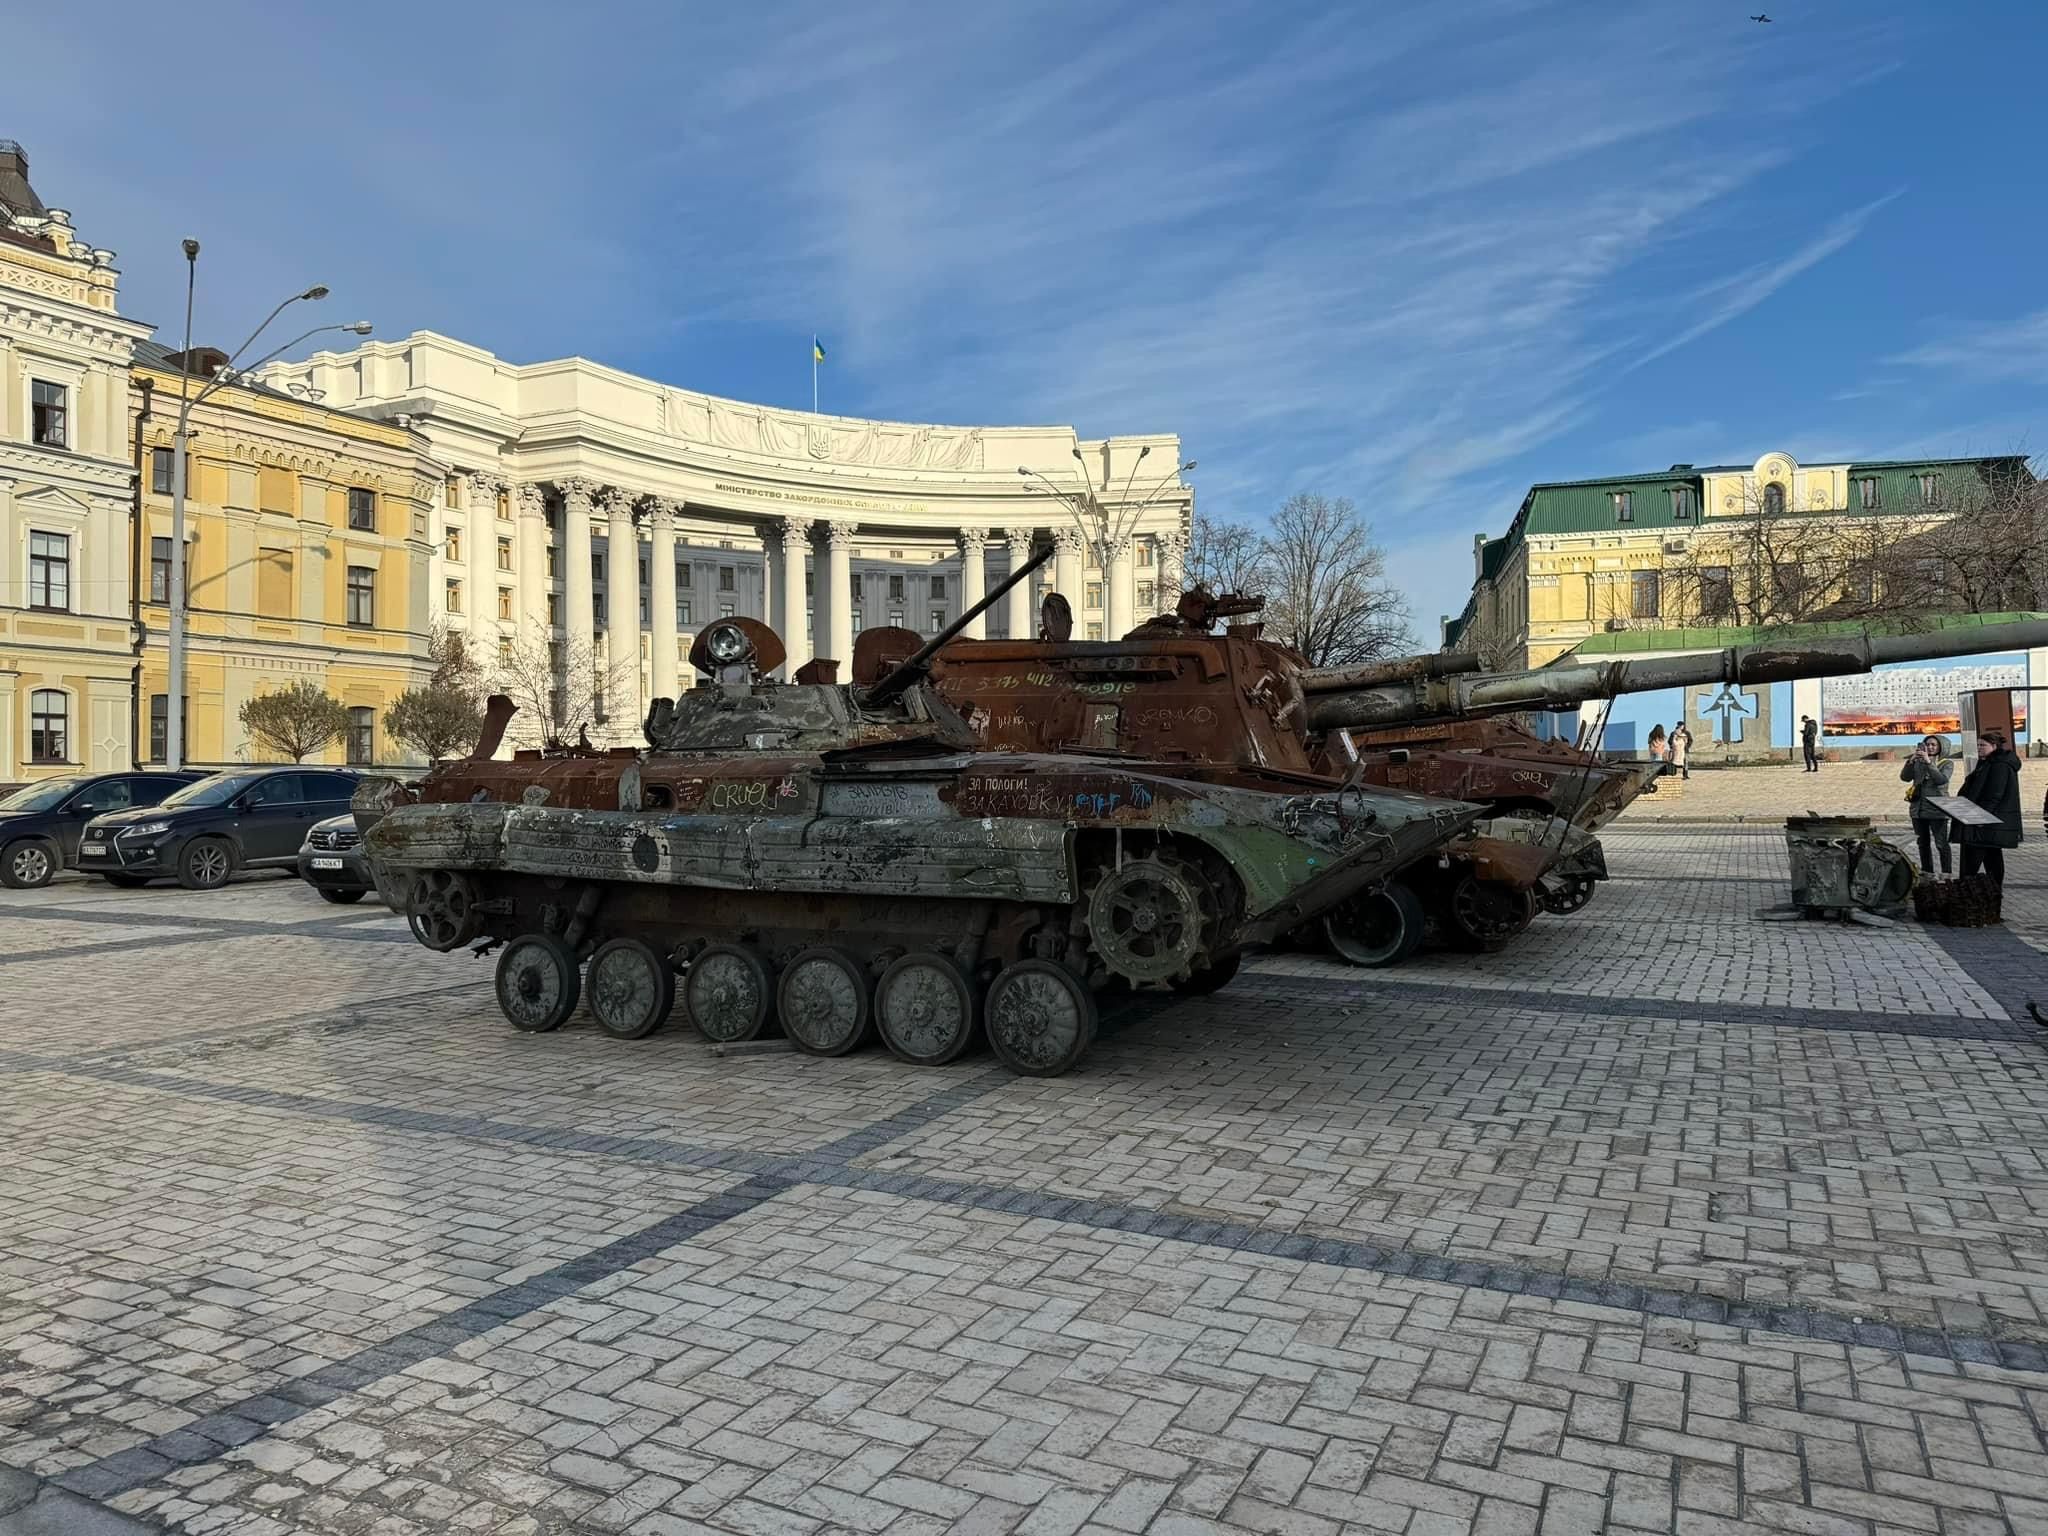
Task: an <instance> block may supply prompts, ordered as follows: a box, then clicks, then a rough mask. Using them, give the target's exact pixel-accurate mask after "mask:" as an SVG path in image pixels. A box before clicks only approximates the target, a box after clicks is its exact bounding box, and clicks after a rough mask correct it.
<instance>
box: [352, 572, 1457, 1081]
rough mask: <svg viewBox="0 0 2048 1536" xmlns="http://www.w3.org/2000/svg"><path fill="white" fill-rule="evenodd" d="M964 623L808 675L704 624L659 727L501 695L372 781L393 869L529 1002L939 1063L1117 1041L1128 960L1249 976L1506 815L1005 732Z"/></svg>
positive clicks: (453, 938)
mask: <svg viewBox="0 0 2048 1536" xmlns="http://www.w3.org/2000/svg"><path fill="white" fill-rule="evenodd" d="M1047 553H1048V554H1049V551H1048V552H1047ZM1044 558H1045V556H1043V555H1042V556H1041V557H1040V558H1039V560H1037V561H1033V562H1030V563H1028V564H1026V565H1024V566H1023V567H1022V568H1020V569H1019V570H1018V571H1017V572H1016V573H1015V574H1014V575H1013V576H1012V577H1011V578H1010V580H1009V581H1006V582H1005V583H1003V584H1002V585H1000V586H998V587H997V588H996V589H995V591H993V592H991V593H990V594H989V595H988V597H987V598H986V599H984V601H983V603H982V604H980V605H978V606H977V607H976V608H974V609H972V610H970V611H969V612H968V613H967V614H965V615H963V616H962V617H961V619H960V620H959V621H957V623H956V626H955V629H956V630H957V629H958V628H959V627H963V626H964V625H965V624H966V623H968V622H969V621H970V620H971V619H972V618H973V617H974V616H975V615H976V614H978V613H979V612H980V611H981V610H982V608H985V607H986V606H987V605H988V604H989V603H993V602H994V601H995V600H996V599H997V598H998V597H1000V596H1001V595H1002V593H1003V592H1004V591H1005V590H1006V589H1007V588H1008V586H1009V585H1011V583H1013V582H1015V581H1019V580H1022V579H1024V578H1025V577H1026V576H1028V575H1029V573H1030V572H1031V571H1032V570H1033V569H1035V568H1036V566H1037V565H1038V564H1040V563H1042V561H1043V559H1044ZM953 633H954V631H948V632H946V633H944V634H942V635H941V636H939V637H938V638H936V639H934V640H933V641H931V642H930V643H928V644H926V645H924V646H923V647H921V648H920V649H919V650H918V651H917V653H916V654H913V655H909V656H906V657H904V658H902V659H901V660H900V661H899V662H898V663H896V664H895V665H893V666H891V667H889V668H887V669H886V670H885V671H884V672H882V673H881V674H879V675H877V676H876V677H874V678H873V679H872V680H870V681H868V682H865V683H862V684H854V685H843V684H839V683H837V682H836V681H834V680H833V674H834V672H835V671H836V664H835V663H831V662H822V663H813V664H812V665H811V667H810V668H807V669H805V670H804V671H802V672H800V673H799V674H798V676H799V678H800V679H802V680H800V681H796V682H781V681H777V680H775V679H773V678H771V677H770V676H769V675H768V674H769V673H771V672H773V671H774V670H775V668H776V667H777V666H779V665H780V664H781V662H782V660H783V656H782V647H781V643H780V641H779V640H778V639H777V638H776V636H775V635H774V633H773V632H772V631H771V630H769V629H768V628H767V627H766V626H764V625H761V624H758V623H755V622H753V621H751V620H747V619H721V620H719V621H718V622H716V623H714V624H711V625H710V626H708V627H707V628H706V629H705V630H704V631H703V632H702V633H701V634H700V635H699V636H698V637H697V640H696V643H695V647H694V649H693V651H692V653H691V661H692V663H693V665H694V666H695V667H696V669H697V670H698V671H699V672H700V673H701V674H702V676H701V679H700V681H699V682H698V683H697V685H696V686H695V687H694V688H692V689H691V690H689V691H688V692H687V693H685V694H684V695H683V696H682V697H681V698H678V699H675V700H668V699H657V700H655V701H654V705H653V707H652V709H651V710H650V712H649V714H648V718H647V721H646V734H647V739H648V742H649V746H648V748H647V749H646V750H644V751H643V750H637V749H631V748H624V749H617V750H614V751H610V752H598V751H595V750H590V749H571V750H549V751H541V752H521V753H519V754H517V755H515V756H514V757H513V758H511V759H510V760H509V761H493V760H492V753H493V752H494V751H495V750H496V747H497V745H498V741H499V739H500V737H501V735H502V732H503V729H504V726H505V723H506V721H507V719H508V718H509V716H510V713H511V709H510V705H509V701H505V700H502V699H494V700H493V701H492V710H491V714H490V719H489V722H488V723H487V726H486V730H485V733H484V739H483V740H482V741H481V742H480V743H479V745H478V751H477V754H476V755H475V756H474V757H472V758H470V759H468V760H465V761H459V762H453V763H448V764H444V765H443V766H441V767H439V768H436V769H435V770H433V771H432V772H430V773H428V774H427V775H426V776H425V777H424V779H422V780H421V781H420V782H419V783H417V784H416V785H409V786H407V785H398V784H396V783H395V782H393V781H388V780H387V781H385V783H384V784H383V786H382V787H381V788H380V789H379V790H378V791H376V792H368V791H366V792H365V794H364V795H363V796H361V797H360V798H359V799H358V802H357V812H358V817H359V820H360V821H361V822H363V823H364V825H365V847H366V849H367V851H368V854H369V857H370V860H371V862H372V864H373V866H374V868H375V870H376V872H377V874H378V877H379V881H380V885H381V886H382V887H383V888H384V890H385V891H386V894H387V895H388V896H389V897H390V898H391V899H392V900H393V902H394V905H396V906H397V907H398V908H399V909H400V910H402V911H404V912H405V913H406V914H407V915H408V918H409V920H410V922H411V924H412V928H413V931H414V933H415V935H416V936H417V937H418V938H419V940H420V941H421V942H422V943H424V944H426V945H427V946H428V947H429V948H432V949H436V950H443V951H449V950H456V949H461V948H465V947H469V946H473V945H474V946H478V947H479V950H482V949H487V948H490V947H497V948H498V949H499V958H498V962H497V976H496V983H497V996H498V1002H499V1006H500V1007H501V1009H502V1010H503V1012H504V1013H505V1015H506V1017H507V1018H508V1019H510V1020H511V1021H512V1023H513V1024H514V1025H516V1026H517V1027H519V1028H521V1029H525V1030H551V1029H554V1028H557V1027H558V1026H560V1025H561V1024H562V1023H563V1022H564V1021H565V1020H566V1019H567V1018H568V1017H569V1016H570V1014H571V1013H572V1012H573V1011H574V1009H575V1008H576V1005H577V1002H578V999H579V996H582V997H585V998H587V999H588V1001H589V1005H590V1009H591V1012H592V1013H593V1015H594V1016H595V1018H596V1020H597V1022H598V1024H599V1026H600V1027H601V1028H602V1029H604V1030H605V1031H606V1032H608V1033H610V1034H613V1035H616V1036H620V1037H624V1038H637V1037H639V1036H642V1035H646V1034H648V1033H651V1032H652V1031H653V1030H655V1029H657V1028H659V1027H660V1026H661V1024H662V1023H663V1021H664V1020H665V1019H666V1018H667V1016H668V1014H669V1012H670V1009H671V1007H672V1005H673V1003H674V1002H675V1001H676V1000H677V993H678V992H680V994H681V1001H682V1003H683V1006H684V1008H685V1010H686V1012H687V1013H688V1016H689V1017H690V1019H691V1020H692V1021H693V1022H694V1023H695V1025H696V1026H697V1028H698V1029H699V1030H700V1031H702V1032H703V1034H704V1035H705V1036H706V1037H707V1038H709V1039H711V1040H714V1041H740V1040H746V1039H749V1038H752V1037H755V1036H758V1035H760V1034H761V1033H762V1032H763V1031H764V1030H767V1029H768V1028H770V1027H771V1025H772V1024H773V1023H774V1022H776V1021H777V1020H779V1022H780V1025H781V1028H782V1029H783V1031H784V1032H785V1033H786V1034H787V1035H788V1036H789V1038H790V1040H791V1041H792V1043H794V1044H795V1045H796V1046H797V1047H799V1048H800V1049H803V1050H805V1051H809V1052H812V1053H815V1054H819V1055H837V1054H840V1053H842V1052H845V1051H849V1050H851V1049H853V1048H854V1047H856V1046H857V1045H859V1044H860V1043H861V1042H862V1041H863V1040H864V1039H865V1038H867V1036H868V1034H869V1032H870V1029H871V1028H872V1029H873V1030H875V1031H877V1032H879V1034H880V1036H881V1038H882V1040H883V1041H884V1042H885V1043H886V1044H887V1045H888V1047H889V1049H890V1050H892V1051H893V1052H895V1053H896V1054H897V1055H898V1056H901V1057H902V1058H904V1059H905V1060H907V1061H912V1062H918V1063H927V1064H930V1063H940V1062H945V1061H949V1060H952V1059H953V1058H954V1057H956V1056H957V1055H959V1054H960V1052H961V1051H963V1050H964V1049H966V1047H967V1046H968V1045H969V1044H970V1043H971V1042H972V1041H973V1040H974V1038H975V1037H976V1035H977V1034H978V1033H980V1032H982V1031H983V1030H985V1032H986V1034H987V1036H988V1039H989V1042H990V1044H991V1045H992V1047H993V1048H994V1050H995V1052H996V1054H997V1055H998V1056H999V1057H1000V1058H1001V1059H1002V1060H1003V1061H1004V1062H1005V1063H1006V1064H1007V1065H1009V1066H1010V1067H1011V1068H1012V1069H1014V1070H1016V1071H1018V1072H1021V1073H1027V1074H1033V1075H1049V1074H1053V1073H1057V1072H1061V1071H1064V1070H1066V1069H1067V1068H1068V1067H1070V1066H1072V1065H1073V1064H1074V1062H1075V1061H1076V1060H1078V1059H1079V1058H1080V1056H1081V1055H1082V1053H1083V1052H1084V1051H1086V1050H1087V1048H1088V1045H1089V1042H1090V1040H1091V1039H1092V1037H1093V1034H1094V1028H1095V1019H1096V1004H1095V993H1096V992H1097V991H1098V990H1100V989H1102V988H1105V987H1110V986H1148V985H1154V984H1163V985H1166V986H1170V987H1174V988H1178V989H1181V990H1184V991H1208V990H1211V989H1214V988H1216V987H1219V986H1222V985H1224V984H1225V983H1227V982H1228V981H1229V979H1230V977H1231V976H1232V975H1233V974H1234V972H1235V971H1236V969H1237V965H1238V959H1239V956H1240V954H1241V953H1242V952H1243V951H1244V949H1245V948H1246V947H1247V946H1250V945H1254V944H1259V943H1263V942H1266V941H1269V940H1271V939H1272V938H1274V937H1275V936H1277V935H1279V934H1281V933H1284V932H1286V931H1289V930H1291V929H1294V928H1298V927H1300V926H1301V925H1302V924H1303V923H1306V922H1312V921H1314V920H1315V919H1317V918H1319V917H1320V916H1321V915H1322V914H1323V913H1324V912H1326V911H1328V910H1330V909H1331V908H1333V907H1335V906H1336V905H1338V904H1339V903H1341V902H1344V901H1346V900H1348V899H1350V898H1352V897H1354V896H1356V895H1357V894H1358V893H1359V892H1361V891H1364V890H1368V889H1371V888H1373V887H1376V886H1378V885H1380V884H1383V883H1384V882H1385V881H1387V880H1388V878H1389V877H1390V876H1392V875H1394V874H1395V873H1396V872H1398V871H1399V870H1401V869H1402V868H1404V867H1406V866H1407V865H1409V864H1411V863H1414V862H1415V861H1417V860H1420V859H1425V858H1427V857H1429V856H1430V855H1431V854H1432V853H1433V852H1434V851H1435V850H1437V849H1439V848H1441V847H1442V846H1443V845H1445V844H1446V843H1448V842H1450V841H1451V840H1452V839H1453V838H1455V837H1456V836H1457V835H1458V834H1459V833H1460V832H1461V831H1462V830H1463V829H1464V828H1465V827H1466V826H1467V825H1469V824H1470V823H1471V822H1472V821H1473V820H1474V819H1475V818H1477V817H1478V816H1479V815H1480V810H1479V808H1478V807H1476V806H1470V805H1464V804H1460V803H1456V802H1446V801H1439V800H1431V799H1427V798H1425V797H1422V796H1418V795H1411V794H1406V793H1403V792H1400V791H1389V790H1381V789H1376V788H1373V787H1371V786H1367V785H1363V784H1355V783H1354V784H1345V785H1341V786H1340V785H1334V784H1331V783H1330V782H1328V781H1326V780H1324V779H1321V778H1318V777H1315V776H1313V775H1310V774H1306V773H1302V772H1297V771H1291V770H1290V769H1288V768H1286V767H1282V766H1275V767H1274V768H1272V769H1270V770H1267V771H1264V772H1258V773H1250V772H1235V771H1234V772H1232V773H1229V774H1216V773H1212V772H1210V771H1209V770H1208V769H1207V767H1206V766H1205V765H1203V764H1201V763H1198V762H1193V761H1184V762H1183V761H1176V762H1171V763H1153V762H1143V761H1136V760H1132V759H1129V758H1126V757H1121V756H1118V755H1115V754H1113V753H1111V754H1105V755H1102V756H1099V757H1090V756H1088V755H1086V754H1082V753H1061V754H1056V755H1051V754H1043V753H1033V752H1028V751H1026V752H1018V751H1009V750H1000V749H999V750H994V751H990V750H985V749H984V748H983V747H982V746H981V744H980V742H979V741H978V740H977V738H976V735H975V733H974V732H973V731H972V730H970V729H969V727H968V725H967V723H966V722H965V721H964V720H963V719H962V718H961V717H960V715H959V714H958V713H957V712H956V711H955V709H954V708H953V706H952V705H950V704H949V703H948V702H947V701H946V700H945V698H944V697H943V696H942V695H941V694H940V693H939V691H938V690H937V689H935V688H934V687H933V686H932V685H931V683H930V681H929V680H928V677H927V669H928V667H929V665H930V662H931V658H932V656H933V655H935V654H936V653H937V652H938V651H939V649H940V647H941V646H942V645H943V644H944V643H945V642H946V641H948V640H950V639H951V638H953Z"/></svg>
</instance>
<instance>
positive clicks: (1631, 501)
mask: <svg viewBox="0 0 2048 1536" xmlns="http://www.w3.org/2000/svg"><path fill="white" fill-rule="evenodd" d="M1607 494H1608V499H1609V500H1611V501H1612V502H1613V503H1614V520H1615V521H1616V522H1617V523H1632V522H1634V521H1635V520H1636V497H1635V492H1634V491H1609V492H1608V493H1607Z"/></svg>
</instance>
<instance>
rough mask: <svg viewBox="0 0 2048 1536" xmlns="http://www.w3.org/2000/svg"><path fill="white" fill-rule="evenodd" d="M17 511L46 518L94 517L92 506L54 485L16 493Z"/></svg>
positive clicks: (18, 490) (40, 486)
mask: <svg viewBox="0 0 2048 1536" xmlns="http://www.w3.org/2000/svg"><path fill="white" fill-rule="evenodd" d="M14 506H15V510H16V511H18V512H24V513H40V514H42V515H43V516H46V517H61V518H66V519H81V518H86V517H90V516H91V515H92V505H91V503H89V502H86V501H83V500H81V499H80V498H78V497H77V496H74V495H72V494H71V493H70V492H69V491H66V490H63V489H60V488H59V487H57V486H54V485H38V486H34V487H32V488H30V489H28V490H20V489H17V490H16V491H15V493H14Z"/></svg>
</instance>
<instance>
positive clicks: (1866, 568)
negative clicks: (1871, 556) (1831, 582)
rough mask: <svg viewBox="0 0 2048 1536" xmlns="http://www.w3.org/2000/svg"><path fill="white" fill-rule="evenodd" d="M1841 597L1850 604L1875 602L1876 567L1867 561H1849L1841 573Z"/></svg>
mask: <svg viewBox="0 0 2048 1536" xmlns="http://www.w3.org/2000/svg"><path fill="white" fill-rule="evenodd" d="M1842 596H1843V597H1844V598H1846V599H1848V601H1850V602H1852V603H1861V604H1864V605H1868V604H1871V603H1874V602H1876V601H1877V567H1876V566H1875V565H1874V564H1873V563H1872V562H1871V561H1869V560H1851V561H1850V562H1849V564H1848V568H1847V569H1846V570H1845V571H1843V573H1842Z"/></svg>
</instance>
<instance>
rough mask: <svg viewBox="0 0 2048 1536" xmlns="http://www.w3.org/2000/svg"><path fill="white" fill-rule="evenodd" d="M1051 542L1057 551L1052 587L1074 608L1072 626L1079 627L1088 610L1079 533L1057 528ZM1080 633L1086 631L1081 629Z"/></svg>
mask: <svg viewBox="0 0 2048 1536" xmlns="http://www.w3.org/2000/svg"><path fill="white" fill-rule="evenodd" d="M1052 542H1053V547H1054V549H1055V550H1056V551H1057V553H1055V554H1054V555H1053V557H1052V589H1053V591H1055V592H1057V593H1059V595H1060V596H1061V597H1064V598H1065V599H1066V600H1067V606H1068V607H1069V608H1072V609H1073V610H1074V627H1075V628H1076V629H1081V621H1082V619H1083V618H1084V617H1085V616H1086V615H1087V612H1088V605H1087V602H1086V601H1085V599H1086V598H1087V596H1088V594H1087V592H1086V590H1085V588H1084V584H1083V582H1082V579H1081V535H1080V534H1079V533H1078V532H1076V531H1075V530H1074V529H1072V528H1058V529H1055V530H1054V531H1053V536H1052ZM1081 633H1083V634H1086V633H1087V631H1086V630H1085V629H1081Z"/></svg>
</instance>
